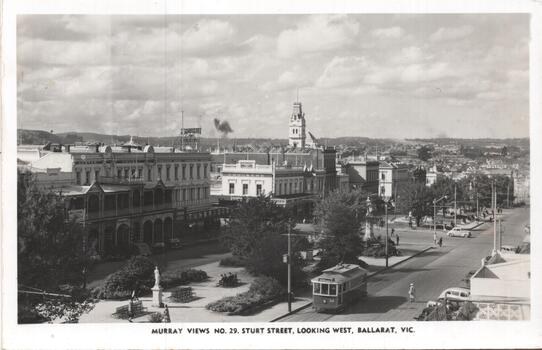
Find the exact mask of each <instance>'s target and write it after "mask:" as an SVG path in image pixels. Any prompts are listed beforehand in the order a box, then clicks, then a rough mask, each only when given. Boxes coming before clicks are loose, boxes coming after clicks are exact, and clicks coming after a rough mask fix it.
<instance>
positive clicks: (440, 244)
mask: <svg viewBox="0 0 542 350" xmlns="http://www.w3.org/2000/svg"><path fill="white" fill-rule="evenodd" d="M438 246H439V247H440V248H442V237H440V238H439V239H438Z"/></svg>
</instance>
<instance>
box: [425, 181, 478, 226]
mask: <svg viewBox="0 0 542 350" xmlns="http://www.w3.org/2000/svg"><path fill="white" fill-rule="evenodd" d="M431 191H432V192H433V197H434V198H435V199H439V198H442V197H444V196H448V199H447V201H446V202H448V203H453V201H454V192H455V194H456V199H457V202H458V203H459V204H460V206H461V205H463V204H464V203H465V201H468V200H469V198H468V196H467V195H466V193H467V192H466V188H465V187H464V186H463V185H462V183H458V182H456V181H454V180H452V179H451V178H449V177H445V176H442V177H438V178H437V181H435V183H434V184H432V185H431ZM440 203H441V202H439V204H440ZM440 205H441V207H442V215H443V216H446V215H445V213H446V207H444V206H442V204H440Z"/></svg>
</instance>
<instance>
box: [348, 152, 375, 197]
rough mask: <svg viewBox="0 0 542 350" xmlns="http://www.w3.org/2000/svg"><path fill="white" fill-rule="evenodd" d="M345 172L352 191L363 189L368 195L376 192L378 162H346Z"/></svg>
mask: <svg viewBox="0 0 542 350" xmlns="http://www.w3.org/2000/svg"><path fill="white" fill-rule="evenodd" d="M345 172H346V173H347V174H348V181H349V183H350V186H351V187H352V188H353V189H363V190H366V191H368V192H370V193H377V192H378V173H379V162H378V161H371V160H368V159H367V157H364V158H351V159H347V160H346V164H345Z"/></svg>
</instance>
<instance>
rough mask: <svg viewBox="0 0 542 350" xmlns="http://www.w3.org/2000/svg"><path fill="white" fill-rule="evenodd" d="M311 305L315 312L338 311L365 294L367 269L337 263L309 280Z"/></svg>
mask: <svg viewBox="0 0 542 350" xmlns="http://www.w3.org/2000/svg"><path fill="white" fill-rule="evenodd" d="M311 283H312V300H313V303H312V305H313V306H312V307H313V308H314V309H315V310H316V312H340V311H342V310H344V309H345V306H346V305H348V304H350V303H353V302H355V301H357V300H360V299H362V298H365V297H366V296H367V270H365V269H363V268H361V267H359V266H358V265H355V264H338V265H336V266H333V267H331V268H329V269H327V270H324V271H322V274H321V275H320V276H318V277H315V278H313V279H312V280H311Z"/></svg>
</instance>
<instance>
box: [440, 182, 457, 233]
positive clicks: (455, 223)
mask: <svg viewBox="0 0 542 350" xmlns="http://www.w3.org/2000/svg"><path fill="white" fill-rule="evenodd" d="M454 227H457V185H456V184H454ZM435 231H436V229H435Z"/></svg>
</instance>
